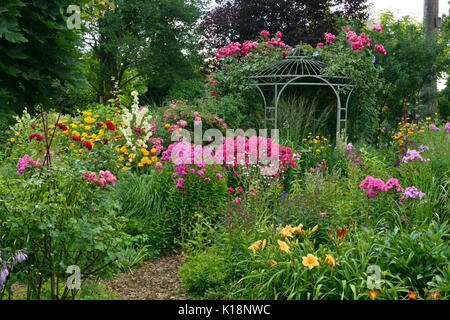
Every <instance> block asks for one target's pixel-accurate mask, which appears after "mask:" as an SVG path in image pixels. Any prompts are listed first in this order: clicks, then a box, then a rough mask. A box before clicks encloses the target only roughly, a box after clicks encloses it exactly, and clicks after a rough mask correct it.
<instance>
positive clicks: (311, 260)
mask: <svg viewBox="0 0 450 320" xmlns="http://www.w3.org/2000/svg"><path fill="white" fill-rule="evenodd" d="M302 264H303V265H304V266H305V267H308V268H309V270H311V269H312V268H314V267H317V266H318V265H319V260H318V259H317V257H316V256H315V255H313V254H311V253H308V254H307V255H306V257H302Z"/></svg>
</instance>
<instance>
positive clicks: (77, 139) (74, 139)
mask: <svg viewBox="0 0 450 320" xmlns="http://www.w3.org/2000/svg"><path fill="white" fill-rule="evenodd" d="M70 139H72V140H73V141H81V138H80V137H77V136H71V137H70Z"/></svg>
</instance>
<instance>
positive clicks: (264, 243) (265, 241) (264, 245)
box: [261, 239, 267, 249]
mask: <svg viewBox="0 0 450 320" xmlns="http://www.w3.org/2000/svg"><path fill="white" fill-rule="evenodd" d="M266 243H267V240H266V239H264V240H263V243H262V247H261V249H264V248H265V247H266Z"/></svg>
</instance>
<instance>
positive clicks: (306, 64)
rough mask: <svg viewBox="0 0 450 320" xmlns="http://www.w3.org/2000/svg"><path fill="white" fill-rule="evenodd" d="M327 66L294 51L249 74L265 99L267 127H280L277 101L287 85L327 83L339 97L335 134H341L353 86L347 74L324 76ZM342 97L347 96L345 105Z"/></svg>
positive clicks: (252, 84) (344, 125) (253, 84)
mask: <svg viewBox="0 0 450 320" xmlns="http://www.w3.org/2000/svg"><path fill="white" fill-rule="evenodd" d="M292 52H294V51H292ZM327 66H328V64H326V63H325V62H322V61H317V60H313V58H312V57H310V56H304V55H295V53H291V54H290V55H288V56H286V58H284V59H283V60H279V61H277V62H275V63H274V64H272V65H271V66H270V67H268V68H265V69H263V70H261V71H258V72H257V73H255V74H253V75H251V76H249V77H248V78H249V79H251V80H253V83H251V84H250V85H251V86H256V88H258V90H259V92H260V93H261V96H262V98H263V101H264V122H265V127H266V128H268V127H269V126H270V125H269V124H270V122H273V123H274V125H273V126H270V127H272V128H274V129H277V119H278V104H279V101H280V97H281V95H282V93H283V91H284V90H285V89H286V88H287V87H288V86H328V87H331V89H332V90H333V91H334V93H335V95H336V99H337V128H336V134H339V132H340V131H341V129H342V127H343V128H344V130H346V129H347V111H348V105H349V101H350V97H351V94H352V92H353V87H354V85H353V84H352V83H351V79H349V78H347V77H344V76H328V75H325V74H324V73H323V72H322V70H323V69H324V68H325V67H327ZM344 87H349V91H348V93H347V94H346V97H342V94H341V90H340V89H341V88H344ZM342 99H345V106H344V107H343V106H342V102H341V100H342ZM341 123H343V125H342V124H341Z"/></svg>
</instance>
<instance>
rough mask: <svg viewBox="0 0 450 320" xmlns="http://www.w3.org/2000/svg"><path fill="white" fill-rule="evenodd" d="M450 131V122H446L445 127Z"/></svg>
mask: <svg viewBox="0 0 450 320" xmlns="http://www.w3.org/2000/svg"><path fill="white" fill-rule="evenodd" d="M444 129H445V130H446V131H447V132H448V133H450V122H447V123H446V124H445V128H444Z"/></svg>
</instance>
